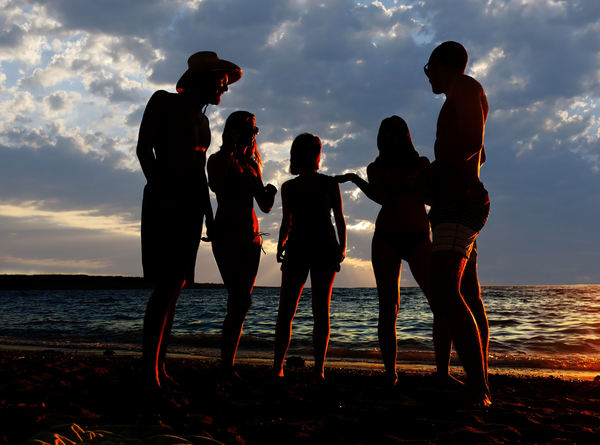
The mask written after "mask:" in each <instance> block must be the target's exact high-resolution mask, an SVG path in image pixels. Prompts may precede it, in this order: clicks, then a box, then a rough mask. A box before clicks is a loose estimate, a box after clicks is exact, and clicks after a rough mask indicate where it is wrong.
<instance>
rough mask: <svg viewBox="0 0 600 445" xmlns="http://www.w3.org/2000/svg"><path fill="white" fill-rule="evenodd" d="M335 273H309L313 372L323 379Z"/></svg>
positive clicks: (313, 271)
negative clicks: (313, 356)
mask: <svg viewBox="0 0 600 445" xmlns="http://www.w3.org/2000/svg"><path fill="white" fill-rule="evenodd" d="M335 274H336V272H335V271H334V270H319V269H314V270H311V272H310V278H311V283H312V312H313V319H314V325H313V350H314V355H315V369H314V372H315V374H316V375H317V377H318V378H320V379H324V378H325V356H326V355H327V345H328V344H329V333H330V323H329V305H330V303H331V291H332V288H333V280H334V279H335Z"/></svg>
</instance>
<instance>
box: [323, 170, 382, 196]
mask: <svg viewBox="0 0 600 445" xmlns="http://www.w3.org/2000/svg"><path fill="white" fill-rule="evenodd" d="M376 170H377V168H376V167H375V166H373V164H370V165H369V166H368V167H367V177H368V182H367V181H365V180H364V179H363V178H361V177H360V176H358V175H357V174H356V173H346V174H344V175H337V176H334V179H335V180H336V181H337V182H339V183H342V182H348V181H350V182H352V183H353V184H354V185H356V186H357V187H358V188H359V189H360V190H361V191H362V192H363V193H364V194H365V195H367V198H369V199H370V200H372V201H375V202H376V203H377V204H380V205H383V203H384V202H385V200H386V199H387V196H386V194H385V193H384V190H383V188H382V187H381V185H382V184H381V181H380V177H379V175H377V174H376Z"/></svg>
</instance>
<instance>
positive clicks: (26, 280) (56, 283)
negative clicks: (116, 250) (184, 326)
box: [0, 274, 223, 290]
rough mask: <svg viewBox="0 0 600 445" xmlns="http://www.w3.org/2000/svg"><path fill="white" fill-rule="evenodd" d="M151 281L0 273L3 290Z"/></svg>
mask: <svg viewBox="0 0 600 445" xmlns="http://www.w3.org/2000/svg"><path fill="white" fill-rule="evenodd" d="M153 287H154V286H153V284H152V283H151V282H149V281H147V280H145V279H144V278H143V277H128V276H120V275H110V276H103V275H85V274H48V275H24V274H23V275H17V274H15V275H6V274H5V275H0V289H2V290H59V289H65V290H71V289H83V290H100V289H152V288H153ZM186 288H188V289H219V288H223V284H220V283H193V284H190V285H186Z"/></svg>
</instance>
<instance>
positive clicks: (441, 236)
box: [432, 222, 479, 258]
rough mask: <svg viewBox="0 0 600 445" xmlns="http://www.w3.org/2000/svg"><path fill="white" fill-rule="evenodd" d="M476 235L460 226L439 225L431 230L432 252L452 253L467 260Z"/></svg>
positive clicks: (465, 227) (453, 224) (451, 223)
mask: <svg viewBox="0 0 600 445" xmlns="http://www.w3.org/2000/svg"><path fill="white" fill-rule="evenodd" d="M478 234H479V232H476V231H474V230H473V229H471V228H470V227H467V226H465V225H462V224H458V223H454V222H446V223H439V224H437V225H436V226H435V227H434V228H433V230H432V235H433V236H432V238H433V241H432V251H433V252H442V251H452V252H457V253H459V254H460V255H461V256H463V257H464V258H469V256H470V255H471V252H472V250H473V245H474V243H475V239H476V238H477V235H478Z"/></svg>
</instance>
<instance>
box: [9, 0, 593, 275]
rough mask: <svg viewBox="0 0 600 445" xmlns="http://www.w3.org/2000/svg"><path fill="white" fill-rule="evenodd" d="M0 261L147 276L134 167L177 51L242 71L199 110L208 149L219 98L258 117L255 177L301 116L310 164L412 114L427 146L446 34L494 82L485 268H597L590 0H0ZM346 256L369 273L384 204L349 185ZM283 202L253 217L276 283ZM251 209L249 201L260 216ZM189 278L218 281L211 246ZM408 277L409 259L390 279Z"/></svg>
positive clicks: (172, 76)
mask: <svg viewBox="0 0 600 445" xmlns="http://www.w3.org/2000/svg"><path fill="white" fill-rule="evenodd" d="M0 5H2V8H0V66H1V69H0V241H1V242H2V252H0V273H1V272H4V273H8V272H11V273H12V272H64V273H76V272H86V273H102V274H131V275H139V274H140V273H141V267H140V259H139V239H138V234H137V233H138V230H139V213H140V205H141V195H142V188H143V184H144V179H143V175H142V173H141V171H140V170H139V167H138V164H137V160H136V158H135V145H136V139H137V131H138V127H139V123H140V121H141V116H142V113H143V110H144V106H145V103H146V102H147V100H148V98H149V97H150V96H151V94H152V93H153V91H155V90H157V89H166V90H168V91H173V90H174V85H175V82H176V81H177V79H178V78H179V76H180V75H181V74H182V73H183V72H184V71H185V69H186V60H187V58H188V57H189V55H190V54H192V53H194V52H195V51H198V50H214V51H216V52H218V54H219V55H220V56H221V57H223V58H226V59H229V60H232V61H234V62H236V63H237V64H238V65H240V66H241V67H242V69H243V70H244V77H243V78H242V79H241V80H240V81H239V82H238V83H236V84H234V85H232V86H231V88H230V91H229V92H228V93H227V94H225V95H224V96H223V101H222V104H221V105H220V106H219V107H210V108H209V110H208V116H209V119H210V123H211V130H212V133H213V143H212V146H211V148H210V151H209V154H210V153H213V152H214V151H216V150H217V149H218V147H219V145H220V141H221V131H222V128H223V124H224V121H225V119H226V117H227V116H228V115H229V113H230V112H232V111H234V110H236V109H246V110H249V111H251V112H253V113H255V114H256V116H257V125H258V126H259V127H260V129H261V132H260V135H259V137H258V142H259V144H260V149H261V152H262V154H263V157H264V160H265V164H264V179H265V181H269V182H272V183H274V184H275V185H277V186H278V187H279V186H280V185H281V184H282V183H283V182H284V181H285V180H287V179H289V178H290V177H291V176H290V175H289V173H288V158H289V147H290V144H291V141H292V140H293V138H294V137H295V136H296V135H297V134H299V133H301V132H304V131H310V132H313V133H315V134H317V135H319V136H320V137H321V139H322V140H323V142H324V152H323V164H322V171H324V172H326V173H328V174H337V173H342V172H345V171H357V172H358V173H359V174H361V175H362V176H363V177H365V167H366V165H367V164H368V163H369V162H371V161H372V160H373V159H374V158H375V157H376V155H377V149H376V144H375V140H376V133H377V128H378V126H379V123H380V121H381V120H382V119H383V118H385V117H387V116H389V115H392V114H398V115H400V116H402V117H404V118H405V119H406V121H407V122H408V124H409V127H410V130H411V134H412V137H413V140H414V142H415V145H416V147H417V149H418V150H419V151H420V153H421V154H422V155H424V156H427V157H429V158H430V159H431V158H433V142H434V139H435V124H436V118H437V113H438V112H439V109H440V107H441V105H442V103H443V99H444V98H443V97H439V96H437V97H436V96H434V95H433V94H432V93H431V90H430V86H429V84H428V82H427V80H426V78H425V76H424V74H423V65H424V64H425V63H426V62H427V59H428V57H429V54H430V52H431V50H432V49H433V48H434V47H435V45H436V44H437V43H439V42H442V41H444V40H457V41H460V42H462V43H463V44H464V45H465V46H466V47H467V49H468V50H469V55H470V61H469V66H468V73H469V74H470V75H472V76H474V77H475V78H477V79H478V80H479V81H480V82H481V83H482V85H483V86H484V88H485V89H486V92H487V94H488V99H489V103H490V109H491V112H490V116H489V120H488V126H487V129H486V139H485V144H486V152H487V155H488V162H487V164H486V165H485V166H484V167H483V168H482V179H483V180H484V182H485V184H486V187H487V188H488V190H489V191H490V194H491V197H492V213H491V215H490V220H489V223H488V225H487V226H486V228H485V229H484V231H483V232H482V234H481V237H480V241H479V250H480V256H479V258H480V268H479V272H480V276H481V279H482V282H483V283H485V284H511V283H516V284H527V283H542V284H543V283H575V282H596V283H597V282H600V272H598V270H597V266H596V265H597V264H598V263H599V262H600V253H599V252H600V237H598V231H597V229H596V225H597V224H596V221H598V220H599V219H600V206H599V205H598V202H600V196H599V195H600V188H599V187H598V179H599V174H600V145H599V138H600V121H599V119H600V112H599V111H600V110H599V107H598V104H599V103H600V102H599V100H600V97H599V96H600V93H599V91H600V32H599V31H600V3H598V2H597V1H596V0H573V1H557V0H532V1H527V2H525V1H521V0H494V1H488V0H460V1H455V2H430V1H416V0H407V1H399V0H396V1H391V0H388V1H373V2H348V1H344V0H332V1H327V2H322V1H320V2H317V1H312V0H287V1H280V0H257V1H254V2H246V1H241V0H189V1H185V0H174V1H168V2H167V1H158V0H149V1H147V0H145V1H128V2H122V1H117V0H97V1H76V2H72V1H59V0H51V1H33V0H4V1H0ZM342 192H343V198H344V211H345V215H346V220H347V224H348V228H349V231H348V246H349V250H348V257H347V259H346V261H345V263H344V264H343V267H342V272H341V273H340V274H339V276H338V278H337V281H336V284H337V285H338V286H361V285H373V284H374V282H373V274H372V271H371V268H370V240H371V237H372V233H373V223H374V220H375V217H376V215H377V212H378V210H379V206H377V205H376V204H374V203H373V202H370V201H369V200H368V199H367V198H366V197H365V196H364V195H363V194H362V193H361V192H359V191H358V190H357V189H356V188H354V187H352V186H351V185H348V184H344V185H343V186H342ZM280 205H281V202H280V198H279V196H278V197H277V200H276V204H275V208H274V210H273V212H272V213H271V214H269V215H260V218H261V229H262V230H263V231H264V232H267V233H269V234H270V235H269V236H265V243H264V248H265V251H266V252H267V255H264V256H263V258H262V263H261V267H260V271H259V277H258V283H259V284H269V285H277V284H278V283H279V280H280V272H279V268H278V265H277V263H276V262H275V259H274V251H275V246H276V245H275V242H276V239H277V233H278V227H279V222H280V218H281V213H280ZM259 213H260V212H259ZM197 269H198V271H197V275H196V276H197V279H198V280H200V281H212V282H217V281H221V280H220V277H219V274H218V271H217V269H216V267H215V265H214V260H213V258H212V253H211V250H210V246H209V245H204V244H203V245H202V246H201V248H200V252H199V257H198V266H197ZM404 283H414V282H413V281H412V278H411V277H410V274H409V273H408V272H405V273H404V274H403V284H404Z"/></svg>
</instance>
